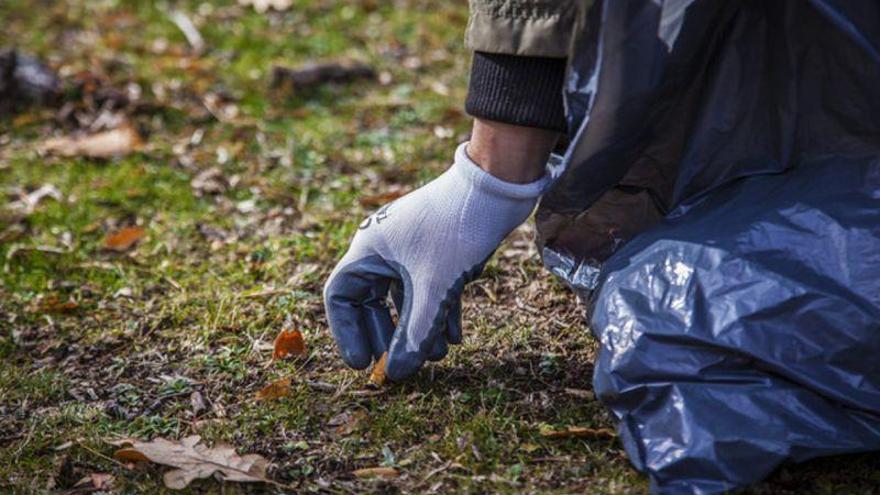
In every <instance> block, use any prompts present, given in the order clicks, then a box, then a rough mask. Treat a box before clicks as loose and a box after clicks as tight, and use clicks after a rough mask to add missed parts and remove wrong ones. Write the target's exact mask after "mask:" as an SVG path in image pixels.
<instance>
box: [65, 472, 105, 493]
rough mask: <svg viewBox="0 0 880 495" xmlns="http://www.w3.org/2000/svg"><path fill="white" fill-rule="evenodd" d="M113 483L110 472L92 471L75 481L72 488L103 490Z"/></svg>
mask: <svg viewBox="0 0 880 495" xmlns="http://www.w3.org/2000/svg"><path fill="white" fill-rule="evenodd" d="M111 484H113V475H112V474H110V473H92V474H90V475H88V476H86V477H85V478H83V479H81V480H79V481H77V482H76V484H75V485H73V487H74V488H79V489H80V490H88V491H93V490H105V489H107V488H109V487H110V485H111Z"/></svg>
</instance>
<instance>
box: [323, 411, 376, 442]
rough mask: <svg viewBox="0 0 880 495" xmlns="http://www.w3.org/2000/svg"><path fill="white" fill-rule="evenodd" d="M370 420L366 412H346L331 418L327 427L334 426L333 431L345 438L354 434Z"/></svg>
mask: <svg viewBox="0 0 880 495" xmlns="http://www.w3.org/2000/svg"><path fill="white" fill-rule="evenodd" d="M369 419H370V418H369V415H367V412H366V411H352V412H349V411H344V412H342V413H339V414H337V415H336V416H333V417H332V418H330V421H327V426H334V427H335V428H334V430H333V431H334V432H335V433H336V434H337V435H339V436H342V437H344V436H347V435H351V434H352V433H354V432H355V431H356V430H357V429H358V428H360V427H361V425H363V424H364V423H366V422H367V421H368V420H369Z"/></svg>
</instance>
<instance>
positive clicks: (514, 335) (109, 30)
mask: <svg viewBox="0 0 880 495" xmlns="http://www.w3.org/2000/svg"><path fill="white" fill-rule="evenodd" d="M172 7H173V8H176V9H179V10H181V11H183V12H186V13H187V14H188V15H190V16H191V17H192V19H193V20H194V22H195V23H196V25H197V26H198V28H199V30H200V32H201V34H202V36H203V37H204V39H205V42H206V45H207V47H208V50H207V51H206V52H205V53H204V54H202V55H201V56H195V55H192V54H191V53H190V52H189V48H188V46H187V43H186V40H185V39H184V37H183V35H182V34H181V33H180V31H179V30H178V29H177V28H176V27H175V26H174V24H173V23H172V22H171V21H170V20H169V17H168V15H167V12H168V11H169V9H171V8H172ZM466 15H467V8H466V5H465V4H464V2H439V3H438V2H428V1H417V0H401V1H396V2H376V1H371V0H361V1H357V2H321V1H317V0H316V1H303V0H300V1H296V2H294V6H293V7H292V8H291V9H290V10H289V11H287V12H285V13H266V14H260V13H257V12H255V11H253V10H252V9H250V8H246V7H240V6H237V5H236V4H235V3H234V2H215V3H208V2H188V1H179V2H174V3H167V4H166V3H158V2H147V1H121V0H116V1H113V0H104V1H98V2H87V1H85V0H76V1H68V2H48V1H37V2H25V1H24V0H7V1H4V2H2V4H0V18H2V19H4V30H3V32H2V33H0V46H10V45H12V46H17V47H18V48H20V49H21V50H23V51H26V52H28V53H32V54H35V55H37V56H39V57H40V58H42V59H44V60H47V61H48V62H49V63H50V64H51V65H52V66H53V67H55V68H56V69H58V70H59V71H60V72H61V73H62V75H63V76H64V78H65V80H66V81H67V84H68V87H72V81H75V80H76V79H77V78H78V77H83V76H82V74H83V73H84V72H87V73H89V74H91V75H92V76H94V77H95V78H98V79H100V80H102V81H104V83H103V84H104V85H105V86H109V87H114V88H129V89H130V90H136V92H139V93H140V97H139V100H138V101H140V102H141V103H143V105H140V106H134V107H128V108H127V109H125V110H124V111H122V112H121V113H122V114H125V115H127V116H128V118H130V119H131V120H132V121H133V122H134V123H135V124H136V125H137V126H138V127H139V128H140V129H141V130H142V131H143V132H144V134H145V135H146V140H147V145H146V146H145V147H144V148H143V149H142V150H140V151H139V152H137V153H134V154H132V155H130V156H128V157H125V158H120V159H115V160H109V161H96V160H87V159H70V158H67V159H64V158H54V157H49V156H44V155H42V154H40V153H39V152H38V148H39V143H40V142H41V141H42V140H43V139H45V137H46V136H48V135H52V134H62V133H64V132H67V131H69V130H70V128H71V124H70V123H69V122H67V123H61V124H59V123H58V122H57V121H56V118H55V117H56V110H57V109H51V108H30V109H28V110H27V111H24V112H21V113H19V114H18V115H16V116H11V117H6V118H5V119H4V120H0V187H2V188H4V189H8V188H14V187H21V188H25V189H27V190H32V189H35V188H37V187H39V186H41V185H43V184H51V185H53V186H55V187H56V188H57V189H58V190H59V191H60V192H61V194H62V199H61V200H60V201H56V200H51V199H48V200H45V201H44V202H41V203H40V204H39V205H38V206H37V207H36V208H35V209H34V211H33V212H31V213H29V214H27V215H25V216H23V217H22V215H21V214H19V213H17V212H15V211H12V210H11V209H10V208H6V209H5V210H3V212H2V213H0V232H5V233H7V234H8V235H7V236H6V237H4V240H3V241H2V242H0V263H2V265H3V266H2V267H0V270H2V271H0V281H2V284H0V359H2V363H0V364H2V370H0V487H4V488H3V489H4V490H8V491H12V492H16V493H39V492H45V491H51V490H62V489H67V488H70V487H71V486H72V484H74V483H75V482H76V481H77V480H78V479H80V478H81V477H83V476H86V475H88V474H89V473H95V472H109V473H112V474H113V475H114V476H115V482H114V488H113V491H114V492H118V493H131V492H148V493H162V492H163V488H162V486H161V469H160V468H156V467H149V468H145V469H136V470H128V469H125V468H123V467H121V466H119V465H118V464H116V463H114V462H112V461H111V460H109V456H111V454H112V452H113V448H112V447H111V446H109V445H108V444H107V443H106V442H105V440H107V439H111V438H115V437H119V436H136V437H140V438H152V437H155V436H164V437H169V438H179V437H182V436H185V435H189V434H193V433H198V434H200V435H202V436H203V437H204V438H205V439H206V440H208V441H209V442H216V441H224V442H228V443H231V444H233V445H234V446H235V447H236V448H237V449H238V450H239V451H240V452H254V453H260V454H262V455H264V456H266V457H267V458H269V459H270V460H271V461H272V462H273V464H274V467H273V469H272V471H271V472H272V476H273V477H274V478H275V479H276V480H278V481H280V482H282V483H286V484H290V485H291V487H292V491H297V492H300V491H303V492H304V491H330V492H351V491H355V492H370V491H375V492H396V491H406V492H408V491H434V492H450V491H461V492H477V493H485V492H502V493H504V492H508V493H512V492H588V493H641V492H644V491H645V490H646V489H647V483H646V481H645V480H644V479H643V478H642V477H641V476H640V475H638V474H637V473H636V472H634V471H633V470H632V469H631V468H630V466H629V464H628V461H627V460H626V457H625V455H624V453H623V451H622V448H621V446H620V445H619V444H618V443H617V442H616V441H609V440H565V441H559V440H549V439H546V438H544V437H542V436H540V434H539V432H540V429H541V428H544V427H552V426H564V425H579V426H595V427H609V426H612V422H611V420H610V418H609V416H608V414H607V412H606V411H605V410H604V409H603V408H602V407H601V405H600V404H598V403H597V402H595V401H592V400H587V399H583V398H579V397H577V396H574V395H571V394H569V393H567V392H566V391H565V389H566V388H577V389H589V388H590V375H591V362H592V359H593V353H594V351H595V343H594V342H593V341H592V339H591V338H590V337H589V335H588V332H587V330H586V328H585V327H584V324H583V321H582V313H581V310H580V309H579V308H578V307H577V305H576V303H575V301H574V299H573V298H572V297H571V296H570V295H569V293H567V292H566V290H565V289H564V288H563V287H561V285H560V284H559V283H558V282H556V281H555V280H553V279H552V278H550V277H549V276H548V275H547V274H545V273H544V272H542V271H541V269H540V267H539V262H538V259H537V255H536V253H535V250H534V248H532V247H530V246H531V243H530V238H531V235H532V233H531V231H530V228H529V227H524V228H522V229H520V230H519V231H517V232H516V233H515V235H514V236H513V237H512V238H511V239H510V240H508V241H507V242H506V243H505V245H504V246H503V247H502V248H501V249H500V250H499V254H498V256H496V258H495V259H494V260H493V261H492V262H491V263H490V265H489V267H488V268H487V270H486V273H485V275H484V276H483V278H481V279H480V280H479V281H478V282H476V283H475V284H473V285H472V286H471V287H470V288H469V289H468V290H467V293H466V304H465V310H464V317H465V322H466V329H465V334H466V336H465V341H464V343H463V344H462V345H461V346H457V347H456V348H454V349H453V350H452V352H451V354H450V356H448V357H447V359H445V360H444V361H443V362H441V363H437V364H433V365H430V366H428V367H427V368H426V369H425V370H424V371H422V372H421V373H420V374H419V375H418V376H417V377H416V378H415V379H413V380H411V381H409V382H407V383H403V384H397V385H394V386H392V387H389V388H387V389H386V390H385V391H384V392H383V393H381V394H379V395H363V394H359V393H358V392H359V391H361V390H362V389H363V385H364V383H365V382H366V376H365V373H363V372H354V371H350V370H347V369H345V368H344V367H343V365H342V363H341V361H340V360H339V358H338V357H337V355H336V352H335V349H334V347H333V343H332V339H331V338H330V337H329V334H328V331H327V328H326V321H325V318H324V315H323V310H322V306H321V296H320V294H321V285H322V281H323V279H324V278H325V277H326V275H327V274H328V273H329V271H330V270H331V269H332V267H333V265H334V262H335V260H337V259H338V258H339V256H340V255H341V254H342V253H343V252H344V250H345V248H346V245H347V242H348V240H349V238H350V237H351V235H352V233H353V232H354V229H355V228H356V226H357V224H358V223H359V221H360V220H361V219H362V217H364V216H365V215H366V214H367V213H369V211H370V210H371V209H372V207H370V206H364V205H362V200H363V198H369V197H371V196H373V195H376V194H380V193H382V192H385V191H388V190H391V189H394V188H398V189H403V190H409V189H413V188H416V187H418V186H419V185H420V184H422V183H424V182H425V181H427V180H429V179H430V178H432V177H434V176H436V175H437V174H438V173H440V172H441V171H442V170H443V169H444V168H445V167H446V165H447V163H448V160H449V158H450V155H451V152H452V150H453V147H454V145H455V143H457V142H459V141H460V140H462V139H464V136H466V133H467V131H468V127H469V121H468V118H467V117H466V116H465V115H464V114H463V113H462V111H461V107H462V102H463V100H464V95H465V91H466V82H467V81H466V75H467V67H468V62H469V61H468V56H467V54H466V52H465V51H464V49H463V47H462V34H463V28H464V25H465V23H466ZM335 58H354V59H358V60H362V61H364V62H366V63H369V64H370V65H372V66H373V67H375V68H376V70H377V71H378V72H380V73H382V76H381V77H380V78H379V81H356V82H351V83H348V84H335V85H326V86H322V87H320V88H316V89H312V90H308V91H302V92H296V93H294V92H291V91H286V90H273V89H271V88H270V86H269V79H270V68H271V66H272V65H273V64H282V65H287V66H295V65H298V64H300V63H302V62H305V61H308V60H313V59H319V60H320V59H335ZM208 95H217V97H219V98H220V99H221V101H226V102H228V104H229V107H227V109H228V110H229V111H230V112H231V113H228V114H226V113H224V114H221V115H220V116H221V119H218V118H217V116H216V115H213V114H212V113H211V112H209V111H208V110H206V105H205V104H204V101H205V98H206V97H207V96H208ZM77 98H78V97H77ZM72 99H76V98H74V97H72ZM77 101H79V100H77ZM90 115H91V116H92V117H94V116H95V115H97V113H96V112H93V113H92V114H90ZM212 167H217V168H218V170H219V174H220V175H221V176H222V177H223V178H224V179H225V181H226V182H225V183H226V187H225V189H224V190H223V191H221V192H220V193H219V194H202V193H200V192H199V191H197V190H195V189H194V188H193V185H192V182H193V179H194V178H195V177H197V176H198V175H199V174H200V173H202V172H204V171H205V170H208V169H210V168H212ZM132 224H136V225H139V226H142V227H143V228H144V229H145V230H146V231H147V236H146V238H145V239H144V241H143V242H141V243H140V244H139V245H138V246H137V247H136V248H135V249H134V250H133V251H131V252H129V253H124V254H114V253H108V252H106V251H104V250H103V249H102V244H103V239H104V237H105V236H106V235H107V233H108V232H111V231H113V230H115V229H117V228H118V227H120V226H124V225H132ZM53 301H54V302H53ZM59 301H60V302H62V303H63V302H66V301H73V302H74V303H75V304H73V305H71V306H73V307H69V308H65V307H63V306H62V305H61V304H60V303H59ZM285 326H290V327H293V328H296V329H299V330H301V331H302V332H303V333H304V335H305V337H306V342H307V346H308V355H307V356H305V357H300V358H296V359H291V360H286V361H282V362H279V363H276V364H273V365H271V366H266V362H267V361H268V359H269V353H270V351H267V349H266V346H267V345H268V344H269V343H271V341H272V339H273V338H274V336H275V334H276V333H277V332H278V331H280V330H281V329H282V328H284V327H285ZM283 376H293V377H294V379H295V380H294V381H295V385H294V393H292V394H291V395H290V397H287V398H284V399H281V400H278V401H275V402H269V403H256V402H254V401H253V400H252V397H253V394H254V393H255V392H256V391H257V390H259V389H260V388H261V387H263V386H264V385H266V384H267V383H269V382H271V381H272V380H274V379H276V378H279V377H283ZM316 382H317V383H322V384H330V385H331V386H332V390H331V391H329V392H328V391H327V387H326V386H323V387H315V386H312V385H309V384H310V383H312V384H314V383H316ZM333 390H335V391H333ZM194 393H198V394H199V395H201V397H203V398H204V401H205V403H206V405H207V407H206V409H205V410H203V411H199V412H198V414H194V412H193V406H192V404H191V400H192V396H193V394H194ZM345 412H348V413H351V414H354V413H360V414H361V415H362V416H361V417H363V418H366V419H364V420H363V421H361V422H360V423H358V424H357V425H355V428H354V429H353V431H351V432H342V433H340V432H339V431H337V428H336V427H335V426H332V425H328V422H329V423H333V421H332V420H333V418H335V417H337V416H338V415H339V414H340V413H345ZM379 465H386V466H394V467H397V468H398V469H399V470H400V472H401V473H402V474H401V476H400V477H399V478H396V479H393V480H380V481H376V480H360V479H357V478H355V477H353V476H352V474H351V472H352V471H353V470H354V469H357V468H361V467H369V466H379ZM877 468H878V459H877V457H876V456H869V455H866V456H852V457H848V458H843V459H830V460H825V461H819V462H814V463H810V464H807V465H805V466H799V467H792V468H787V469H786V470H784V471H783V472H781V473H779V474H778V475H777V476H776V477H774V478H773V479H772V480H771V481H769V482H768V483H767V484H765V485H762V486H760V487H757V488H756V489H755V491H756V492H759V493H807V492H809V493H867V492H869V491H870V490H871V487H876V486H877V484H878V483H880V478H878V475H877V472H878V469H877ZM226 489H227V491H237V490H240V491H274V490H276V489H275V488H269V487H257V486H243V485H242V486H228V487H226ZM189 491H190V492H192V493H204V492H210V493H213V492H219V491H220V485H219V484H218V483H217V482H215V481H212V480H206V481H199V482H196V483H194V484H193V485H192V486H191V488H190V490H189Z"/></svg>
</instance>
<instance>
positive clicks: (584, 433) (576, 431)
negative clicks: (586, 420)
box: [541, 426, 616, 439]
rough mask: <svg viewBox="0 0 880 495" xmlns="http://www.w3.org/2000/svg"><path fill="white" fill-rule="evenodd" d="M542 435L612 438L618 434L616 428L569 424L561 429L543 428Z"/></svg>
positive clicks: (548, 436) (549, 436) (546, 436)
mask: <svg viewBox="0 0 880 495" xmlns="http://www.w3.org/2000/svg"><path fill="white" fill-rule="evenodd" d="M541 436H542V437H544V438H592V439H611V438H614V437H615V436H616V435H615V433H614V430H610V429H608V428H585V427H583V426H568V427H566V428H563V429H561V430H543V431H541Z"/></svg>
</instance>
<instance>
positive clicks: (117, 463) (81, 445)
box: [77, 443, 128, 469]
mask: <svg viewBox="0 0 880 495" xmlns="http://www.w3.org/2000/svg"><path fill="white" fill-rule="evenodd" d="M77 445H79V446H80V447H82V448H83V449H85V450H87V451H89V452H91V453H92V454H95V455H96V456H98V457H100V458H101V459H104V460H105V461H110V462H112V463H113V464H116V465H118V466H121V467H123V468H125V469H128V466H126V465H125V464H123V463H121V462H119V461H117V460H116V459H114V458H112V457H107V456H106V455H104V454H102V453H100V452H98V451H97V450H94V449H92V448H91V447H88V446H86V444H83V443H77Z"/></svg>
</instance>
